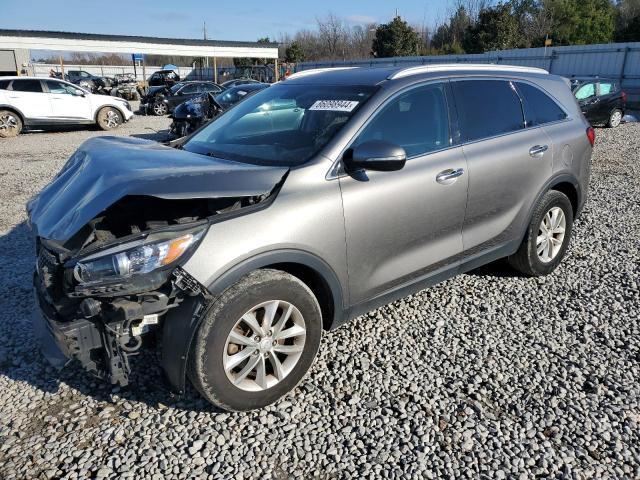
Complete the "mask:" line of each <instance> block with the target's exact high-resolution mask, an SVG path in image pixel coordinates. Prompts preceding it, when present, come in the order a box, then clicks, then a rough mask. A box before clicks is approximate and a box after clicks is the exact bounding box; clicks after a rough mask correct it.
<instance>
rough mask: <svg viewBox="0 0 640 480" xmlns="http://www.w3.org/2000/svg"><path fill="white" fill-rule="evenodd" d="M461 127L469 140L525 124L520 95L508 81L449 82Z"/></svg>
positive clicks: (508, 130) (463, 134)
mask: <svg viewBox="0 0 640 480" xmlns="http://www.w3.org/2000/svg"><path fill="white" fill-rule="evenodd" d="M451 87H452V88H453V93H454V96H455V99H456V108H457V109H458V117H459V121H460V129H461V130H462V140H463V141H466V142H469V141H472V140H479V139H481V138H487V137H493V136H495V135H501V134H504V133H509V132H515V131H517V130H521V129H522V128H524V117H523V112H522V103H521V102H520V97H518V95H517V93H516V92H515V88H514V86H513V84H512V83H511V82H508V81H504V80H463V81H454V82H451Z"/></svg>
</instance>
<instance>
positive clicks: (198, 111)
mask: <svg viewBox="0 0 640 480" xmlns="http://www.w3.org/2000/svg"><path fill="white" fill-rule="evenodd" d="M268 86H269V84H268V83H260V82H255V83H251V84H243V85H239V86H237V87H232V88H229V89H228V90H225V91H223V92H222V93H219V94H218V95H214V94H213V93H212V92H209V93H207V94H205V95H200V96H198V97H195V98H192V99H191V100H189V101H187V102H184V103H181V104H180V105H178V106H177V107H176V108H175V109H174V110H173V113H172V114H171V118H172V119H173V121H172V122H171V125H170V126H169V133H170V134H171V135H173V136H176V137H184V136H185V135H189V134H190V133H193V132H195V131H196V130H197V129H198V128H200V127H201V126H202V125H204V124H205V123H207V122H208V121H210V120H211V119H213V118H214V117H217V116H218V115H220V114H221V113H222V112H224V111H225V110H227V109H229V108H231V107H232V106H233V105H235V104H236V103H238V102H240V101H242V100H244V99H245V98H248V97H249V96H251V95H252V94H254V93H256V92H259V91H260V90H264V89H265V88H267V87H268Z"/></svg>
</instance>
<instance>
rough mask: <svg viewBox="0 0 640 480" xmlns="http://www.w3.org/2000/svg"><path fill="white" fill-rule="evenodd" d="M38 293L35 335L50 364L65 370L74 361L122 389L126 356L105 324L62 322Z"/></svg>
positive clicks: (95, 322)
mask: <svg viewBox="0 0 640 480" xmlns="http://www.w3.org/2000/svg"><path fill="white" fill-rule="evenodd" d="M36 280H37V278H36ZM35 293H36V311H35V314H34V332H35V333H36V336H37V337H38V339H39V341H40V350H41V352H42V354H43V355H44V357H45V358H46V359H47V360H48V361H49V363H51V364H52V365H53V366H54V367H56V368H62V367H63V366H65V365H66V364H67V363H68V361H69V360H71V359H75V360H77V361H78V362H79V363H80V364H81V365H82V366H83V367H84V368H85V369H86V370H87V371H88V372H90V373H91V374H93V375H95V376H96V377H99V378H102V379H104V380H109V381H110V382H111V383H112V384H117V385H121V386H124V385H127V384H128V374H129V363H128V358H127V355H126V353H125V352H123V351H122V349H121V348H120V347H119V346H118V345H117V342H114V341H112V340H113V339H112V338H110V337H112V335H111V333H110V332H108V331H107V330H106V329H105V326H104V324H101V323H100V322H97V321H91V320H88V319H72V320H68V321H60V320H58V319H56V318H55V317H56V314H55V312H54V311H53V309H52V308H51V307H50V306H49V305H48V304H47V302H46V300H45V299H44V298H43V295H42V292H40V291H39V289H38V286H37V285H36V286H35Z"/></svg>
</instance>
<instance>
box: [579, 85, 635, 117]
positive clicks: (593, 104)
mask: <svg viewBox="0 0 640 480" xmlns="http://www.w3.org/2000/svg"><path fill="white" fill-rule="evenodd" d="M571 90H572V91H573V94H574V95H575V97H576V99H577V100H578V104H579V105H580V110H582V113H583V114H584V116H585V117H586V118H587V120H589V123H591V124H592V125H597V124H601V125H606V126H607V127H617V126H618V125H620V122H621V121H622V117H624V112H625V108H626V105H627V94H626V93H625V92H624V91H623V90H622V89H621V88H620V84H619V83H618V81H617V80H614V79H611V78H597V77H596V78H594V77H590V78H575V79H572V81H571Z"/></svg>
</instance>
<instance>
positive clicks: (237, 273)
mask: <svg viewBox="0 0 640 480" xmlns="http://www.w3.org/2000/svg"><path fill="white" fill-rule="evenodd" d="M276 264H296V265H300V266H304V267H306V268H309V269H311V270H313V271H314V272H316V273H317V274H318V275H319V276H320V277H321V278H322V279H323V280H324V282H325V283H326V285H327V286H328V288H329V290H330V291H331V296H332V297H333V309H332V310H333V318H332V319H330V322H329V323H330V328H335V327H337V326H339V325H341V324H342V323H344V321H346V315H345V311H346V308H345V306H344V295H343V292H342V285H341V284H340V281H339V280H338V276H337V275H336V274H335V272H334V271H333V269H332V268H331V267H330V266H329V265H328V264H327V263H326V262H324V261H323V260H322V259H320V258H319V257H317V256H315V255H313V254H312V253H309V252H305V251H303V250H295V249H283V250H276V251H271V252H265V253H262V254H258V255H255V256H253V257H251V258H248V259H246V260H244V261H243V262H241V263H239V264H237V265H235V266H233V267H232V268H230V269H228V270H227V271H226V272H225V273H224V274H222V275H220V276H219V277H218V278H216V279H215V280H214V281H213V282H212V283H211V284H210V285H207V286H206V288H207V290H208V292H209V293H210V294H211V296H212V300H211V301H209V302H207V300H205V299H204V297H202V296H196V297H187V298H186V299H185V300H184V301H183V302H182V304H181V305H180V306H179V307H177V308H174V309H171V310H169V312H168V313H167V315H166V317H165V319H164V327H163V336H162V338H163V340H162V367H163V369H164V372H165V375H166V377H167V380H168V381H169V383H170V385H171V387H172V389H173V390H174V391H175V392H176V393H178V394H182V393H184V388H185V380H186V371H187V362H188V358H189V351H190V349H191V343H192V342H193V338H194V337H195V333H196V331H197V330H198V327H199V326H200V322H201V320H202V318H203V317H204V315H205V314H206V311H207V310H208V308H209V307H210V306H211V304H212V303H213V302H215V299H216V297H218V296H219V295H220V294H221V293H222V292H224V291H225V290H226V289H227V288H228V287H230V286H231V285H233V284H234V283H236V282H237V281H238V280H240V279H241V278H242V277H244V276H245V275H247V274H248V273H250V272H252V271H254V270H257V269H259V268H264V267H268V266H273V265H276Z"/></svg>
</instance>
